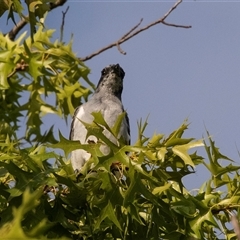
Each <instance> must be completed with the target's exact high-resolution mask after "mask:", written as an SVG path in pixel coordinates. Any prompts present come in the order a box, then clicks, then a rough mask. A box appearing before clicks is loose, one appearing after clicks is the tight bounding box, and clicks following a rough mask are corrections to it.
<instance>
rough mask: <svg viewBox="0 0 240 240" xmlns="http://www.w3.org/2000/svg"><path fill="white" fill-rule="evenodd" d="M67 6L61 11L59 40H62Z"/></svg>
mask: <svg viewBox="0 0 240 240" xmlns="http://www.w3.org/2000/svg"><path fill="white" fill-rule="evenodd" d="M68 9H69V6H68V7H67V9H66V11H65V12H64V11H62V15H63V16H62V24H61V30H60V42H62V40H63V29H64V24H65V16H66V14H67V12H68Z"/></svg>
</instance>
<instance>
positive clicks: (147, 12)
mask: <svg viewBox="0 0 240 240" xmlns="http://www.w3.org/2000/svg"><path fill="white" fill-rule="evenodd" d="M174 3H175V1H91V0H88V1H81V0H79V1H71V0H68V2H67V3H66V4H65V5H64V6H63V7H60V8H58V9H56V10H54V11H53V12H51V13H49V14H48V16H47V20H46V24H45V25H46V27H47V28H56V29H57V31H56V33H55V34H54V37H55V38H59V36H60V31H59V29H60V25H61V21H62V11H65V10H66V8H67V6H69V7H70V8H69V11H68V13H67V15H66V18H65V28H64V40H65V41H66V42H68V41H69V40H70V38H71V34H73V40H74V42H73V49H74V52H76V54H77V56H78V57H84V56H86V55H89V54H90V53H92V52H94V51H96V50H98V49H100V48H102V47H104V46H106V45H108V44H109V43H112V42H114V41H116V40H118V39H119V38H120V37H122V36H123V35H124V34H125V33H126V32H128V31H129V30H130V29H131V28H132V27H133V26H135V25H136V24H137V23H138V22H139V21H140V19H141V18H143V22H142V24H141V26H140V27H143V26H145V25H147V24H149V23H150V22H153V21H155V20H157V19H159V18H161V17H162V16H163V15H164V14H165V13H166V12H167V11H168V10H169V9H170V8H171V7H172V6H173V5H174ZM166 22H169V23H175V24H182V25H191V26H192V28H191V29H183V28H174V27H168V26H165V25H161V24H159V25H156V26H154V27H152V28H150V29H149V30H147V31H144V32H142V33H140V34H139V35H137V36H135V37H134V38H132V39H130V40H128V41H127V42H125V43H124V44H122V45H121V48H122V49H123V50H124V51H126V52H127V55H122V54H120V53H119V51H118V50H117V48H112V49H110V50H108V51H106V52H104V53H101V54H100V55H98V56H96V57H94V58H93V59H91V60H89V61H87V62H85V64H86V65H87V66H88V67H89V68H90V69H91V74H90V75H89V78H90V80H91V81H92V82H93V83H95V84H97V82H98V80H99V78H100V72H101V70H102V69H103V68H104V67H105V66H107V65H109V64H116V63H119V64H120V65H121V66H122V68H123V69H124V71H125V73H126V75H125V79H124V91H123V96H122V99H123V104H124V107H125V108H126V109H127V112H128V114H129V118H130V124H131V136H132V143H134V142H135V141H136V139H137V132H138V131H137V121H139V120H140V119H141V118H142V119H143V120H145V119H146V118H147V116H149V117H148V127H147V129H146V132H145V135H146V136H149V137H151V136H152V135H153V133H154V132H156V133H164V134H166V135H168V134H170V133H171V132H172V131H173V130H175V129H177V128H178V127H179V126H180V125H181V124H182V123H183V121H184V119H186V118H188V119H189V122H190V123H191V124H190V126H189V130H188V131H187V132H186V134H185V136H186V137H194V138H196V139H200V138H202V137H205V138H206V129H207V130H208V131H209V132H210V134H211V135H212V137H213V139H214V141H215V142H216V145H217V146H218V147H219V148H220V151H221V152H222V153H223V154H225V155H227V156H229V157H230V158H232V159H234V161H235V162H236V164H240V159H239V156H238V149H240V138H239V134H240V123H239V118H240V111H239V98H240V97H239V95H240V83H239V78H240V1H210V0H209V1H201V0H196V1H183V3H181V4H180V5H179V6H178V8H177V9H175V10H174V11H173V12H172V13H171V14H170V16H169V17H168V18H167V19H166ZM5 25H6V18H5V19H4V20H3V19H0V30H2V31H4V32H5V31H6V30H9V29H10V26H11V24H9V25H8V26H7V27H6V26H5ZM27 30H28V29H27ZM52 121H53V123H54V122H55V123H56V127H55V132H56V133H57V132H58V128H59V129H61V132H62V134H63V135H64V136H66V137H68V134H69V128H70V126H69V125H68V126H66V124H65V122H64V120H62V121H60V120H59V119H55V118H52ZM45 124H46V125H47V124H48V123H47V122H46V123H45ZM205 128H206V129H205ZM199 153H201V154H204V150H203V149H202V150H200V151H199ZM208 177H209V174H208V173H207V171H206V170H205V169H204V167H200V168H199V167H197V168H196V174H194V175H192V176H190V177H188V178H186V179H185V183H186V185H187V187H188V188H189V189H193V188H199V187H200V185H201V184H202V183H203V182H204V181H206V180H207V179H208Z"/></svg>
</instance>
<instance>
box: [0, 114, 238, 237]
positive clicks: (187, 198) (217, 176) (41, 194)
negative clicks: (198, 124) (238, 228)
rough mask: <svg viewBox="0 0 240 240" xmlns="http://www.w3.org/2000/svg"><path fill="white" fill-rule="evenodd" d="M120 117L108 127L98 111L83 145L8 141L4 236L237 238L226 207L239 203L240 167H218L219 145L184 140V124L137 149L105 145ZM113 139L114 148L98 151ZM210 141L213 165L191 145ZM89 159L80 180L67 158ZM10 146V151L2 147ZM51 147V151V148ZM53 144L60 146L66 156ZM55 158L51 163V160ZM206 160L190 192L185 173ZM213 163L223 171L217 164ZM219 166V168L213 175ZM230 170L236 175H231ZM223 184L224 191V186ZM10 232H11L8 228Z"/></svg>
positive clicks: (3, 167) (1, 169) (1, 167)
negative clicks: (77, 153) (90, 140)
mask: <svg viewBox="0 0 240 240" xmlns="http://www.w3.org/2000/svg"><path fill="white" fill-rule="evenodd" d="M121 119H122V116H120V117H119V119H118V121H117V122H116V124H115V126H114V127H113V128H112V129H111V128H109V127H108V126H107V124H106V123H105V122H104V119H103V118H102V116H101V114H100V113H95V114H94V122H93V124H86V127H87V129H88V132H89V134H94V135H95V136H97V138H98V139H99V143H97V144H82V145H81V144H79V142H77V141H70V140H68V139H66V138H64V137H63V136H62V135H61V134H60V141H59V142H58V143H56V144H48V149H49V150H50V151H49V150H48V151H47V150H46V146H43V145H41V146H39V147H37V148H34V147H31V148H20V147H19V146H18V147H16V146H11V147H10V143H11V141H10V142H9V144H8V146H9V148H7V149H8V151H6V152H5V154H1V156H0V158H1V164H0V173H1V188H0V191H1V201H0V202H1V204H0V212H1V222H0V224H1V228H0V232H1V233H2V236H4V237H5V238H8V237H13V238H14V237H17V236H18V237H19V236H21V237H22V238H24V239H28V238H42V239H45V238H54V239H56V238H61V237H63V238H64V239H66V238H69V239H136V238H140V239H218V238H217V232H216V230H217V229H218V234H224V236H225V238H226V239H235V236H236V235H235V233H234V231H233V229H232V228H230V229H229V226H228V224H227V223H228V222H229V221H230V215H229V212H232V213H234V212H237V211H238V208H239V204H238V202H239V198H240V192H239V181H238V179H239V175H238V169H239V167H238V166H233V165H232V164H230V165H226V166H225V167H223V166H221V165H220V164H218V161H219V160H220V159H225V160H226V161H229V159H228V158H227V157H226V156H224V155H222V154H221V153H220V152H219V150H218V148H217V147H215V144H214V142H213V141H212V140H211V139H210V140H209V142H210V145H209V146H208V145H207V143H203V142H202V141H201V140H198V141H195V140H194V139H192V138H184V137H183V134H184V132H185V131H186V129H187V126H188V125H187V124H186V123H183V124H182V125H181V126H180V127H179V128H178V129H177V130H175V131H174V132H173V133H172V134H170V135H169V136H168V137H165V136H164V135H163V134H154V135H153V137H152V138H146V137H145V136H144V129H145V128H146V125H147V124H146V123H142V122H140V123H139V137H138V140H137V141H136V143H135V144H134V145H132V146H126V145H124V143H123V142H122V141H121V140H119V143H118V144H113V143H111V142H108V139H106V138H105V137H104V135H103V134H102V131H103V129H108V130H109V131H111V133H112V134H113V135H115V136H116V137H117V135H118V130H117V129H119V126H120V124H121ZM101 144H108V145H109V147H110V149H111V150H110V153H109V155H107V156H102V154H101V152H100V150H99V148H100V146H101ZM203 145H204V146H205V148H206V150H207V153H208V154H209V159H210V160H209V163H207V161H205V160H204V159H203V158H202V157H201V156H198V155H197V153H196V152H192V153H190V152H191V149H192V148H195V147H199V146H203ZM78 148H81V149H85V150H86V151H88V152H90V153H91V155H92V157H91V159H90V160H89V161H88V162H87V164H86V165H85V166H84V169H83V170H82V171H81V174H80V175H79V176H78V177H76V175H75V173H74V172H73V169H72V167H71V165H70V163H69V162H68V161H66V158H67V156H68V155H69V153H70V152H71V151H72V150H74V149H78ZM5 149H6V148H5ZM51 149H52V150H51ZM53 149H62V150H63V151H64V152H65V156H60V155H58V154H56V152H55V151H53ZM49 159H52V161H53V164H49V163H48V160H49ZM199 164H204V165H206V166H207V168H208V169H209V171H210V173H211V176H212V177H211V179H210V180H209V181H207V182H205V183H204V184H203V186H202V187H201V188H200V189H198V190H196V193H195V194H193V193H192V192H189V191H188V190H187V189H186V188H185V187H184V177H185V176H187V175H189V174H194V168H195V167H196V166H197V165H199ZM216 165H217V167H218V168H216ZM212 171H214V173H213V172H212ZM232 174H233V176H232ZM223 187H226V188H227V189H226V191H225V192H224V191H223V190H222V188H223ZM9 229H11V231H10V230H9Z"/></svg>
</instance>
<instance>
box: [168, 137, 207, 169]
mask: <svg viewBox="0 0 240 240" xmlns="http://www.w3.org/2000/svg"><path fill="white" fill-rule="evenodd" d="M201 146H204V144H203V142H202V140H199V141H195V142H190V143H187V144H184V145H176V146H174V147H173V148H172V151H173V152H174V153H175V154H176V155H177V156H179V157H180V158H181V159H182V160H183V161H184V163H185V164H188V165H190V166H192V167H194V166H195V165H194V163H193V161H192V159H191V157H190V156H189V154H188V150H189V149H191V148H194V147H201Z"/></svg>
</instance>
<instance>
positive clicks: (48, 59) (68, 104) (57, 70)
mask: <svg viewBox="0 0 240 240" xmlns="http://www.w3.org/2000/svg"><path fill="white" fill-rule="evenodd" d="M52 33H53V30H45V29H43V27H39V29H38V31H37V32H36V34H34V42H32V41H31V38H30V37H25V36H26V33H23V34H22V35H21V36H20V37H19V38H18V39H17V40H16V41H14V42H12V41H11V40H10V39H9V38H8V36H4V35H3V34H1V33H0V71H1V75H0V103H1V104H0V124H1V125H2V126H4V129H8V133H9V132H11V131H12V132H16V131H18V130H19V129H20V128H23V126H22V124H21V123H20V121H22V119H23V118H25V119H26V129H25V134H24V136H23V139H24V141H25V142H26V141H27V142H30V143H41V142H46V141H51V142H53V141H56V140H55V138H54V136H53V134H52V127H53V126H52V127H49V128H48V129H47V131H46V132H42V128H41V127H42V123H43V122H42V117H43V116H45V115H47V114H54V115H57V116H59V117H61V118H62V117H63V118H65V119H67V116H68V115H69V114H73V112H74V109H75V108H76V106H78V105H79V103H81V101H82V100H83V99H85V100H86V99H87V97H88V95H89V94H90V93H91V92H90V90H89V88H86V87H84V86H83V85H81V84H80V82H79V81H78V80H79V79H80V78H82V79H83V80H84V81H85V82H86V84H87V85H91V86H93V85H92V84H91V82H90V81H89V79H88V74H89V72H90V70H89V69H88V68H87V67H86V66H85V65H84V64H83V63H82V62H80V61H79V60H78V58H77V57H76V56H75V54H74V53H73V52H72V41H71V42H69V43H68V44H64V43H61V42H58V41H55V42H51V36H52ZM23 96H24V97H23ZM22 131H23V130H22ZM1 137H2V140H4V139H6V137H7V135H6V131H1Z"/></svg>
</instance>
